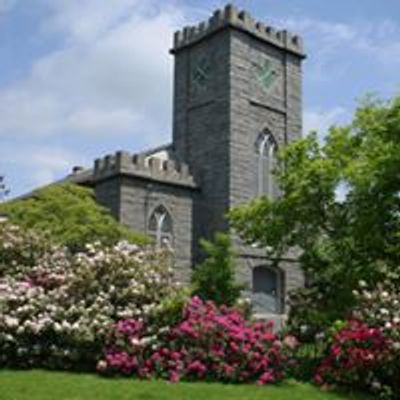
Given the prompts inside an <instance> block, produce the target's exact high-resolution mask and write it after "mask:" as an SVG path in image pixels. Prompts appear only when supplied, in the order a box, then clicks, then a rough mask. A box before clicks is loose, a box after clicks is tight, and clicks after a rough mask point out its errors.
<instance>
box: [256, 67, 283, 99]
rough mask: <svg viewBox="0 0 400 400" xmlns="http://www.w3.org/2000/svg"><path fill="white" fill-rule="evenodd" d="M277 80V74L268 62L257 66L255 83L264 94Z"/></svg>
mask: <svg viewBox="0 0 400 400" xmlns="http://www.w3.org/2000/svg"><path fill="white" fill-rule="evenodd" d="M277 78H278V72H277V71H276V69H275V68H274V66H273V65H272V62H271V61H270V60H265V61H264V63H263V64H262V65H261V66H260V65H259V66H257V83H258V85H259V86H260V87H261V89H263V90H264V91H265V92H269V91H270V89H271V88H272V87H273V85H274V83H275V82H276V80H277Z"/></svg>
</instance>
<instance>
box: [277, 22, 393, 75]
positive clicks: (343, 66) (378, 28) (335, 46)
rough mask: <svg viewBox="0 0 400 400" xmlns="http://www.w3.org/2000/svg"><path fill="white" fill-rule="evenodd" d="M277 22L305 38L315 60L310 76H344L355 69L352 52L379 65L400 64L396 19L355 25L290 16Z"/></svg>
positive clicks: (308, 49) (391, 65) (311, 64)
mask: <svg viewBox="0 0 400 400" xmlns="http://www.w3.org/2000/svg"><path fill="white" fill-rule="evenodd" d="M275 23H277V24H278V25H280V26H284V27H285V28H287V29H288V30H290V31H293V32H296V33H299V34H301V35H302V36H303V37H304V38H305V42H306V51H308V53H309V55H310V60H311V63H310V64H309V66H310V70H309V71H308V75H309V77H310V78H311V79H313V80H333V79H337V78H338V77H344V76H345V75H346V74H347V73H348V72H349V70H350V69H351V68H352V60H353V59H354V58H351V57H349V55H350V54H351V55H353V56H354V55H355V54H356V55H357V57H359V59H360V60H361V59H362V57H364V59H365V61H366V62H370V63H372V64H376V65H377V66H379V67H384V68H387V69H393V68H398V67H400V42H399V40H400V24H399V23H398V22H396V21H394V20H392V19H384V20H381V21H380V22H379V23H377V22H376V21H375V22H370V21H358V22H354V23H352V24H351V25H350V24H347V23H338V22H332V21H327V20H322V19H313V18H287V19H281V20H275ZM308 45H309V46H311V47H310V48H308V47H307V46H308Z"/></svg>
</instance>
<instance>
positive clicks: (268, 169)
mask: <svg viewBox="0 0 400 400" xmlns="http://www.w3.org/2000/svg"><path fill="white" fill-rule="evenodd" d="M277 150H278V146H277V144H276V141H275V139H274V137H273V136H272V134H271V133H270V132H269V131H268V130H265V131H264V132H263V133H261V135H260V136H259V137H258V139H257V143H256V152H257V154H256V157H257V195H258V196H262V195H264V196H267V197H269V198H271V199H273V198H274V197H275V196H276V191H277V190H276V182H275V179H274V175H273V170H274V168H275V165H276V153H277Z"/></svg>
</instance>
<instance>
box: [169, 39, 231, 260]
mask: <svg viewBox="0 0 400 400" xmlns="http://www.w3.org/2000/svg"><path fill="white" fill-rule="evenodd" d="M229 43H230V34H229V32H228V31H223V32H222V31H221V32H219V33H218V35H215V36H212V37H210V38H208V39H207V40H205V41H204V42H201V43H198V44H197V45H196V46H193V47H188V48H185V49H182V50H181V51H179V52H178V53H177V54H176V56H175V62H176V64H175V85H174V88H175V89H174V131H173V139H174V140H173V143H174V148H175V151H176V154H177V157H178V158H179V159H182V160H184V161H185V162H186V163H188V164H189V165H190V167H191V171H192V173H193V175H194V176H196V177H197V178H198V179H199V183H200V186H201V193H200V194H199V196H198V198H197V201H196V202H195V203H194V211H193V213H194V239H193V240H194V242H195V243H196V244H198V242H199V239H200V238H201V237H204V238H208V239H210V238H211V237H212V236H213V234H214V232H216V231H220V230H226V229H227V223H226V220H225V218H224V216H225V213H226V211H227V209H228V207H229V119H230V109H229V106H230V105H229V83H230V76H229V49H230V44H229ZM199 65H200V66H204V65H205V66H206V67H205V69H206V70H207V77H206V78H205V81H204V82H203V85H202V86H201V87H199V85H198V84H197V83H196V81H195V77H194V75H195V74H196V72H197V70H196V68H197V67H198V66H199ZM199 254H200V249H199V247H198V246H195V255H196V258H197V259H198V258H199Z"/></svg>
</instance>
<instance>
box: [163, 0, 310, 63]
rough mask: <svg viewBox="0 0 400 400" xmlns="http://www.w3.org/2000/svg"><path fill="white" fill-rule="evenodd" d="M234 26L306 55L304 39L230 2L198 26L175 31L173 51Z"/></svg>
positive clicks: (275, 44)
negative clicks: (279, 28) (277, 27)
mask: <svg viewBox="0 0 400 400" xmlns="http://www.w3.org/2000/svg"><path fill="white" fill-rule="evenodd" d="M228 26H230V27H234V28H237V29H239V30H241V31H244V32H247V33H249V34H251V35H253V36H256V37H257V38H259V39H261V40H263V41H266V42H268V43H270V44H272V45H274V46H277V47H279V48H283V49H286V50H288V51H290V52H292V53H295V54H297V55H299V56H301V57H305V54H304V48H303V40H302V38H301V37H300V36H298V35H294V34H292V33H290V32H288V31H287V30H277V29H274V28H273V27H271V26H268V25H265V24H263V23H262V22H258V21H255V20H254V19H253V18H252V17H251V15H250V14H249V13H248V12H246V11H239V10H238V9H237V8H236V7H234V6H233V5H231V4H228V5H227V6H226V7H225V8H224V9H223V10H216V11H215V12H214V14H213V15H212V16H211V17H210V18H209V20H208V21H205V22H201V23H200V24H198V25H196V26H186V27H185V28H183V29H182V30H180V31H177V32H175V35H174V45H173V48H172V50H171V52H172V53H175V52H177V51H179V50H180V49H183V48H185V47H188V46H190V45H192V44H194V43H196V42H198V41H200V40H202V39H203V38H204V37H206V36H208V35H210V34H212V33H214V32H216V31H218V30H220V29H222V28H225V27H228Z"/></svg>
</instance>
